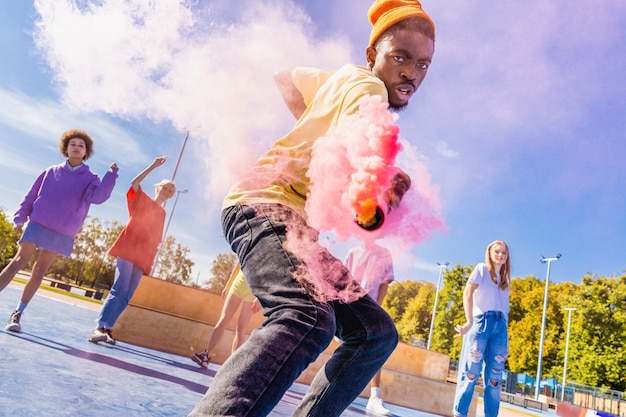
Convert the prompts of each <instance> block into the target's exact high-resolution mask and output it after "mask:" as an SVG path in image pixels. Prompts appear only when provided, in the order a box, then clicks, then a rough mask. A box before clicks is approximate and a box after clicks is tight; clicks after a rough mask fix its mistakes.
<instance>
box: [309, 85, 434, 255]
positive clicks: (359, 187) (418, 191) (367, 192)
mask: <svg viewBox="0 0 626 417" xmlns="http://www.w3.org/2000/svg"><path fill="white" fill-rule="evenodd" d="M387 107H388V106H387V104H386V103H383V102H382V101H381V100H380V97H378V96H376V97H366V98H364V99H362V100H361V102H360V106H359V111H358V112H357V113H356V114H355V115H353V116H351V117H348V118H346V120H345V122H344V123H343V124H342V125H341V126H339V127H338V128H337V129H335V130H334V131H333V132H331V133H330V134H329V135H327V136H325V137H322V138H320V139H318V141H317V142H316V143H315V145H314V147H313V157H312V159H311V166H310V168H309V171H308V175H309V177H310V179H311V186H310V193H309V195H308V197H307V202H306V210H307V215H308V217H309V222H310V224H311V225H312V226H313V227H315V228H316V229H318V230H324V231H329V230H332V231H333V232H334V234H335V236H336V239H337V241H340V242H342V241H346V240H348V239H350V238H357V239H359V240H362V241H371V240H374V239H378V238H382V237H385V238H387V239H392V240H393V239H396V240H398V241H399V243H401V244H402V246H403V248H404V250H408V249H410V247H411V246H413V245H416V244H418V243H421V242H423V241H424V240H426V239H427V238H428V237H430V236H431V235H432V234H433V233H434V232H436V231H438V230H442V229H445V225H444V221H443V219H442V217H441V213H440V209H441V205H440V203H439V199H438V192H437V191H438V190H437V188H436V187H433V186H432V185H431V184H430V178H429V176H428V173H427V171H426V168H425V167H424V165H423V164H422V163H421V162H420V161H419V160H418V159H417V158H416V157H415V150H414V149H412V148H411V147H410V146H407V148H408V152H410V153H411V162H410V164H408V165H407V166H406V167H402V168H403V169H404V170H405V171H407V172H408V173H409V174H410V176H411V177H412V183H413V186H412V188H411V190H409V192H407V193H406V194H405V196H404V199H403V201H402V204H401V205H400V207H398V208H396V209H394V210H392V211H391V212H390V213H389V214H388V215H387V216H386V219H385V222H384V223H383V225H382V227H381V228H380V229H377V230H375V231H368V230H364V229H363V228H361V227H359V226H357V225H356V224H355V222H354V218H355V215H358V214H359V213H360V212H361V210H362V209H363V202H365V201H374V202H375V203H376V204H378V205H379V206H383V207H385V208H386V205H385V202H384V197H383V195H384V193H385V191H386V190H387V189H388V188H389V187H390V184H391V178H392V177H393V175H394V174H395V173H396V172H397V167H396V164H395V162H396V156H397V155H398V152H400V151H401V150H402V148H403V145H402V144H401V142H400V139H399V137H398V135H399V128H398V126H397V125H396V124H394V122H395V121H396V119H397V115H392V114H390V113H388V111H387Z"/></svg>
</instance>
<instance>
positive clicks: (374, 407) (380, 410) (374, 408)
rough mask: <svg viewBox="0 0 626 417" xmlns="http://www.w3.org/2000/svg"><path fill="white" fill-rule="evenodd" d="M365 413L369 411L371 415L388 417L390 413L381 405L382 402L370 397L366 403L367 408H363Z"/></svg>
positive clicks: (377, 398)
mask: <svg viewBox="0 0 626 417" xmlns="http://www.w3.org/2000/svg"><path fill="white" fill-rule="evenodd" d="M365 409H366V410H367V411H371V412H372V413H376V414H380V415H381V416H390V415H391V411H389V410H387V409H386V408H385V406H384V405H383V400H381V399H380V398H379V397H370V399H369V400H368V401H367V407H365Z"/></svg>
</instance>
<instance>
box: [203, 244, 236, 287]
mask: <svg viewBox="0 0 626 417" xmlns="http://www.w3.org/2000/svg"><path fill="white" fill-rule="evenodd" d="M236 264H237V256H235V254H234V253H232V252H229V253H220V254H219V255H217V257H216V258H215V260H214V261H213V266H212V267H211V274H212V277H211V278H209V279H208V280H207V281H205V284H206V288H207V289H208V290H209V291H210V292H212V293H214V294H221V293H222V290H223V289H224V287H225V286H226V282H228V278H229V277H230V274H231V272H232V271H233V269H234V268H235V265H236Z"/></svg>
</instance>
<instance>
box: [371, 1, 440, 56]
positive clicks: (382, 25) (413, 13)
mask: <svg viewBox="0 0 626 417" xmlns="http://www.w3.org/2000/svg"><path fill="white" fill-rule="evenodd" d="M367 15H368V17H369V19H370V22H371V23H372V26H373V27H372V34H371V35H370V43H369V46H372V45H374V42H376V39H378V37H379V36H380V35H382V33H383V32H384V31H385V30H387V29H388V28H389V27H390V26H392V25H393V24H395V23H398V22H399V21H401V20H404V19H407V18H409V17H421V18H422V19H425V20H426V21H428V22H429V23H430V24H431V25H432V26H433V30H434V29H435V24H434V23H433V21H432V19H431V18H430V17H429V16H428V15H427V14H426V12H425V11H424V10H422V5H421V4H420V2H419V1H418V0H376V1H374V4H372V6H371V7H370V9H369V11H368V12H367Z"/></svg>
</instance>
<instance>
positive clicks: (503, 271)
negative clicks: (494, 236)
mask: <svg viewBox="0 0 626 417" xmlns="http://www.w3.org/2000/svg"><path fill="white" fill-rule="evenodd" d="M497 245H500V246H504V247H505V248H506V261H505V262H504V264H502V267H501V268H500V271H498V272H499V273H500V284H499V285H498V287H499V288H500V289H501V290H502V291H504V290H506V289H507V288H509V285H510V283H511V253H510V251H509V246H508V245H507V244H506V242H505V241H503V240H494V241H493V242H491V243H490V244H489V246H487V250H486V252H485V263H486V264H487V269H488V270H489V275H491V280H492V281H493V282H494V283H495V284H498V276H497V274H496V270H495V266H494V264H493V260H492V259H491V249H492V248H493V247H494V246H497Z"/></svg>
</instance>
